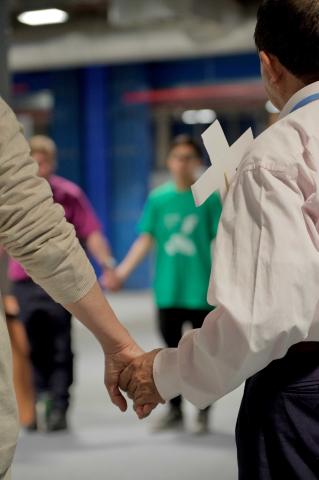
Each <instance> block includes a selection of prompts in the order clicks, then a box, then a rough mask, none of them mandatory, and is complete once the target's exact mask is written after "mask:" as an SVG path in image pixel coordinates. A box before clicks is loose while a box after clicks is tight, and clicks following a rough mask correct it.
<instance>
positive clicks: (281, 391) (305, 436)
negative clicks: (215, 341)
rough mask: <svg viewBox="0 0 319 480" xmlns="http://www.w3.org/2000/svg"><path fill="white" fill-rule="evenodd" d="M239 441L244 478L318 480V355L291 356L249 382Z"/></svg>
mask: <svg viewBox="0 0 319 480" xmlns="http://www.w3.org/2000/svg"><path fill="white" fill-rule="evenodd" d="M236 442H237V452H238V467H239V479H240V480H286V479H287V480H288V479H289V480H318V478H319V352H318V353H310V352H302V353H301V352H288V354H287V355H286V356H285V357H284V358H283V359H281V360H276V361H274V362H272V363H271V364H270V365H269V366H268V367H267V368H265V369H264V370H262V371H261V372H259V373H257V374H256V375H254V376H253V377H251V378H250V379H249V380H248V381H247V382H246V386H245V392H244V397H243V400H242V404H241V407H240V411H239V416H238V421H237V427H236Z"/></svg>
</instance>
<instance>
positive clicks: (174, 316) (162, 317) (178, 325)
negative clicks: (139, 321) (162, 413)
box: [158, 308, 210, 408]
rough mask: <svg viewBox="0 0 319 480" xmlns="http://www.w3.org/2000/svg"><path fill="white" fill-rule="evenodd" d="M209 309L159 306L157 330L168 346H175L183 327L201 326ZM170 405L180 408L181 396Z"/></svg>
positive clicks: (180, 336)
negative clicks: (187, 325)
mask: <svg viewBox="0 0 319 480" xmlns="http://www.w3.org/2000/svg"><path fill="white" fill-rule="evenodd" d="M209 312H210V310H192V309H188V308H160V309H159V311H158V326H159V331H160V333H161V335H162V337H163V339H164V341H165V343H166V345H167V346H168V347H169V348H176V347H177V346H178V344H179V341H180V340H181V338H182V336H183V327H184V325H185V324H187V323H190V324H191V326H192V328H201V326H202V325H203V322H204V320H205V317H206V316H207V315H208V313H209ZM170 404H171V406H173V407H176V408H180V407H181V404H182V398H181V397H176V398H173V400H171V401H170Z"/></svg>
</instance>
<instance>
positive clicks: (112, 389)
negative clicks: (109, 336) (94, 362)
mask: <svg viewBox="0 0 319 480" xmlns="http://www.w3.org/2000/svg"><path fill="white" fill-rule="evenodd" d="M142 354H143V350H142V349H141V348H140V347H139V346H138V345H136V343H134V342H133V341H132V343H131V344H129V345H126V346H125V347H123V348H121V349H120V350H119V351H116V352H114V353H111V354H107V355H106V356H105V380H104V381H105V386H106V388H107V391H108V393H109V396H110V398H111V401H112V403H114V405H116V406H117V407H118V408H119V409H120V410H121V411H122V412H125V411H126V409H127V402H126V400H125V398H124V396H123V395H122V393H121V392H120V389H119V383H120V375H121V373H122V372H123V371H124V370H125V368H126V367H127V366H128V365H129V364H130V362H132V361H133V360H134V359H136V358H138V357H140V355H142Z"/></svg>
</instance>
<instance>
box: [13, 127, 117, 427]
mask: <svg viewBox="0 0 319 480" xmlns="http://www.w3.org/2000/svg"><path fill="white" fill-rule="evenodd" d="M30 146H31V153H32V156H33V158H34V159H35V160H36V161H37V162H38V164H39V172H38V174H39V176H40V177H43V178H45V179H46V180H47V181H48V182H49V184H50V186H51V189H52V192H53V198H54V201H55V202H56V203H59V204H61V205H62V206H63V207H64V210H65V216H66V219H67V220H68V221H69V222H70V223H72V224H73V225H74V227H75V230H76V233H77V236H78V238H79V240H80V241H81V242H82V243H83V244H84V246H85V247H86V248H87V250H88V252H89V253H90V254H91V255H92V256H93V257H94V258H95V260H96V261H97V262H98V263H99V265H100V266H101V268H102V270H103V277H102V280H103V278H104V276H105V272H106V271H107V270H108V269H109V268H111V267H112V266H113V258H112V255H111V250H110V247H109V245H108V242H107V240H106V239H105V238H104V236H103V234H102V233H101V225H100V223H99V221H98V219H97V217H96V215H95V213H94V211H93V209H92V207H91V205H90V203H89V202H88V200H87V198H86V197H85V195H84V193H83V192H82V190H81V189H80V188H79V187H78V186H77V185H75V184H74V183H72V182H70V181H68V180H66V179H64V178H61V177H58V176H56V175H54V171H55V169H56V153H57V152H56V146H55V144H54V142H53V141H52V140H51V139H50V138H48V137H45V136H35V137H33V138H32V139H31V141H30ZM52 241H54V239H53V240H52ZM9 277H10V279H11V281H12V282H13V294H14V296H15V297H16V299H17V302H18V305H19V310H20V313H19V317H20V320H21V321H22V322H23V324H24V325H25V328H26V332H27V336H28V340H29V343H30V356H31V362H32V366H33V374H34V382H35V389H36V395H37V402H36V413H37V421H36V422H35V423H34V425H32V426H31V428H33V429H39V430H47V431H57V430H64V429H66V428H67V415H66V414H67V410H68V407H69V399H70V392H69V389H70V387H71V385H72V383H73V352H72V346H71V314H70V313H69V312H68V311H67V310H65V309H64V308H63V307H62V306H61V305H59V304H58V303H56V302H54V301H53V300H52V299H51V298H50V297H49V295H48V294H47V293H46V292H45V291H44V290H43V289H42V288H41V287H39V286H38V285H37V284H35V283H34V282H33V281H32V280H31V279H30V278H29V277H28V275H27V273H26V272H25V271H24V269H23V268H22V266H21V265H20V264H19V263H17V262H16V261H14V260H10V263H9Z"/></svg>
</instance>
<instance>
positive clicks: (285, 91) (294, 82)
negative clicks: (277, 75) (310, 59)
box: [280, 76, 306, 110]
mask: <svg viewBox="0 0 319 480" xmlns="http://www.w3.org/2000/svg"><path fill="white" fill-rule="evenodd" d="M304 87H306V84H305V83H304V82H303V81H302V80H299V79H298V78H296V77H294V76H291V78H289V79H288V80H287V82H286V85H285V86H284V87H283V88H282V92H281V94H280V110H282V109H283V108H284V106H285V105H286V103H288V101H289V100H290V99H291V97H293V96H294V95H295V94H296V93H297V92H299V90H302V89H303V88H304Z"/></svg>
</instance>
